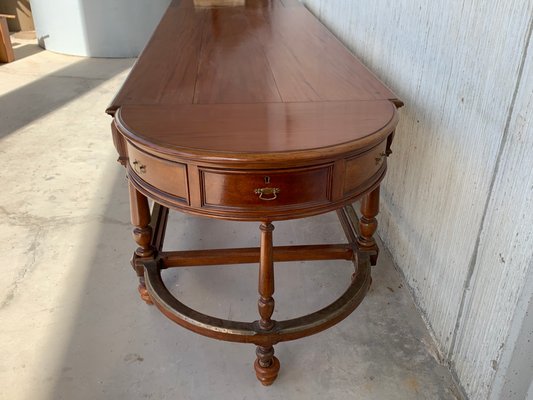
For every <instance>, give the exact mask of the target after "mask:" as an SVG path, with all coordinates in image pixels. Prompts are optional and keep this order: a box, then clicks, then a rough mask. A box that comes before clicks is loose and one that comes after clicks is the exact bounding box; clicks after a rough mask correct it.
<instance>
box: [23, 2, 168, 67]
mask: <svg viewBox="0 0 533 400" xmlns="http://www.w3.org/2000/svg"><path fill="white" fill-rule="evenodd" d="M169 3H170V0H53V1H50V0H31V7H32V12H33V19H34V22H35V30H36V33H37V38H38V39H39V42H40V44H41V46H43V47H45V48H46V49H47V50H51V51H55V52H58V53H64V54H72V55H78V56H89V57H136V56H138V55H139V53H140V52H141V50H142V49H143V47H144V45H145V44H146V42H147V41H148V39H149V38H150V36H151V34H152V32H153V30H154V29H155V27H156V26H157V24H158V22H159V20H160V19H161V16H162V15H163V13H164V11H165V10H166V8H167V7H168V5H169Z"/></svg>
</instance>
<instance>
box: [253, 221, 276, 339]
mask: <svg viewBox="0 0 533 400" xmlns="http://www.w3.org/2000/svg"><path fill="white" fill-rule="evenodd" d="M260 228H261V250H260V256H259V294H260V297H259V301H258V303H257V306H258V309H259V315H260V316H261V319H260V320H259V326H260V327H261V328H262V329H264V330H267V331H268V330H270V329H272V327H273V326H274V321H272V320H271V319H270V317H272V313H273V312H274V299H273V298H272V295H273V294H274V257H273V255H274V252H273V248H272V231H273V230H274V225H272V224H270V223H265V224H261V227H260Z"/></svg>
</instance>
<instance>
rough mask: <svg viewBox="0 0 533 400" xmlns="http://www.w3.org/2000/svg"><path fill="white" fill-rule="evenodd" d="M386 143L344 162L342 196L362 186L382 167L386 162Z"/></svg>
mask: <svg viewBox="0 0 533 400" xmlns="http://www.w3.org/2000/svg"><path fill="white" fill-rule="evenodd" d="M386 147H387V143H386V141H384V142H382V143H380V144H379V145H377V146H376V147H373V148H372V149H370V150H368V151H367V152H365V153H363V154H359V155H358V156H356V157H353V158H349V159H347V160H346V174H345V178H344V194H345V195H346V194H350V192H354V191H356V190H357V189H359V188H360V187H361V186H363V185H364V184H365V183H366V182H368V180H369V179H370V178H372V177H373V176H374V175H375V174H377V173H378V171H379V170H380V169H382V168H383V167H384V165H383V164H384V163H385V162H386V158H387V157H386V156H385V151H386Z"/></svg>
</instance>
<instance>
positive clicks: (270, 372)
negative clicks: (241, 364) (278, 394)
mask: <svg viewBox="0 0 533 400" xmlns="http://www.w3.org/2000/svg"><path fill="white" fill-rule="evenodd" d="M279 367H280V364H279V360H278V359H277V357H272V360H271V364H270V365H269V366H268V367H263V366H261V362H260V361H259V359H257V360H255V363H254V369H255V375H256V376H257V379H259V382H261V384H262V385H263V386H270V385H272V384H273V383H274V381H275V380H276V378H277V377H278V372H279Z"/></svg>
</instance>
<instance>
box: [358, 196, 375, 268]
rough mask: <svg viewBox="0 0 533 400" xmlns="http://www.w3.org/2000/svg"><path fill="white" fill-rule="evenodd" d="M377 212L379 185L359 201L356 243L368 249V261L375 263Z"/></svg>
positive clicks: (361, 247) (362, 248)
mask: <svg viewBox="0 0 533 400" xmlns="http://www.w3.org/2000/svg"><path fill="white" fill-rule="evenodd" d="M378 213H379V186H378V187H377V188H375V189H374V190H373V191H371V192H370V193H368V194H367V195H365V196H364V197H363V200H362V201H361V218H359V235H358V237H357V244H358V245H359V248H360V249H361V250H363V251H365V250H366V251H370V252H372V253H373V254H371V256H370V263H371V264H372V265H376V263H377V259H378V252H379V248H378V246H377V244H376V240H375V239H374V233H376V229H377V228H378V220H377V219H376V216H377V215H378Z"/></svg>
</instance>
